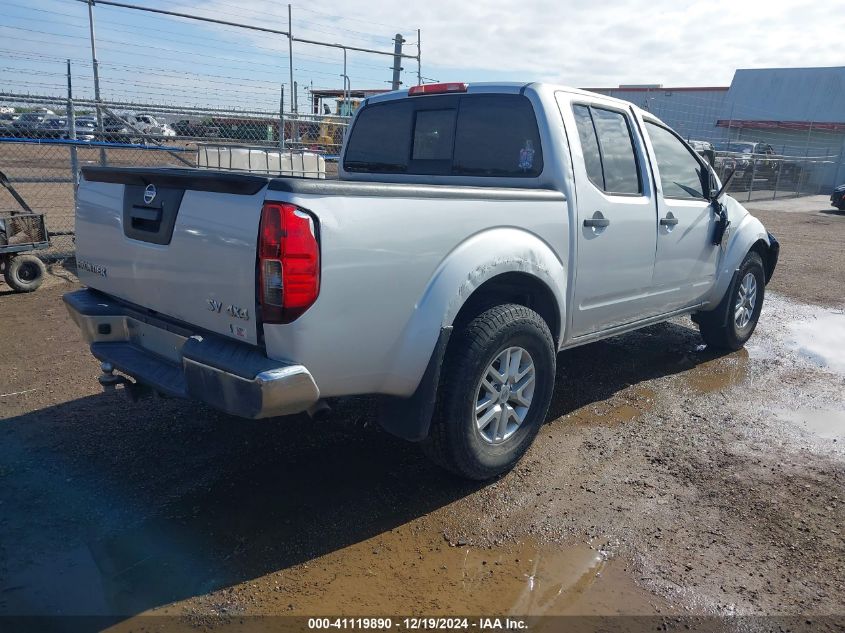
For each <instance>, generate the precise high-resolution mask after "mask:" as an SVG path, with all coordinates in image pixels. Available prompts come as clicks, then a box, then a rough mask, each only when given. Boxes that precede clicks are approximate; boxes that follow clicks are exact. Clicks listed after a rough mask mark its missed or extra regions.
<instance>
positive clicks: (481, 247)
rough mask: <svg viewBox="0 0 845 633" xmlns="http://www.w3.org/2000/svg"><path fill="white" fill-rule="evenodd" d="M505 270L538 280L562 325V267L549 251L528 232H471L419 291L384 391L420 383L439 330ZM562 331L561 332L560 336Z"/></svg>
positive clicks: (509, 229)
mask: <svg viewBox="0 0 845 633" xmlns="http://www.w3.org/2000/svg"><path fill="white" fill-rule="evenodd" d="M507 272H521V273H526V274H529V275H532V276H534V277H536V278H537V279H539V280H540V281H541V282H543V283H544V284H545V285H546V286H547V287H548V288H549V290H551V292H552V295H553V296H554V298H555V301H556V303H557V306H558V310H559V311H560V321H559V322H560V323H566V318H565V297H566V283H567V281H566V280H567V276H566V266H565V265H564V264H563V262H562V261H561V260H560V258H559V257H558V256H557V255H555V252H554V250H553V249H552V247H551V246H550V245H549V244H548V243H547V242H545V241H544V240H542V239H541V238H539V237H538V236H537V235H535V234H533V233H529V232H528V231H525V230H522V229H517V228H513V227H501V228H495V229H488V230H486V231H482V232H480V233H476V234H475V235H473V236H471V237H470V238H468V239H466V240H465V241H463V242H462V243H461V244H459V245H458V246H457V247H456V248H454V249H453V250H452V251H451V252H450V253H449V254H448V255H447V256H446V257H444V259H443V261H442V262H441V263H440V265H439V266H438V267H437V269H436V270H435V272H434V274H433V275H432V276H431V279H430V280H429V283H428V284H427V286H426V287H425V289H424V291H423V292H422V293H421V295H420V298H419V300H418V302H417V304H416V306H415V309H414V311H413V313H412V315H411V317H410V319H409V321H408V323H407V325H406V327H405V328H404V331H403V334H402V336H401V337H400V339H399V342H398V345H397V347H396V349H395V352H394V353H393V354H392V357H393V359H394V360H393V365H392V371H391V372H390V378H389V379H388V381H389V384H386V385H385V386H384V390H383V392H384V393H394V394H408V395H410V394H411V393H412V392H413V391H414V389H416V387H417V385H418V384H419V382H420V378H421V377H422V375H423V372H424V371H425V369H426V366H427V364H428V362H429V359H430V358H431V355H432V352H433V350H434V349H435V345H436V343H437V340H438V336H439V335H440V331H441V330H442V329H444V328H451V326H452V325H453V323H454V321H455V317H456V316H457V315H458V312H460V309H461V307H463V305H464V304H465V303H466V301H467V300H468V299H469V297H470V296H471V295H472V293H473V292H474V291H475V290H476V289H478V288H479V287H480V286H481V285H482V284H484V283H485V282H486V281H489V280H490V279H493V278H494V277H496V276H498V275H501V274H503V273H507ZM562 336H563V333H562V332H561V333H560V337H562Z"/></svg>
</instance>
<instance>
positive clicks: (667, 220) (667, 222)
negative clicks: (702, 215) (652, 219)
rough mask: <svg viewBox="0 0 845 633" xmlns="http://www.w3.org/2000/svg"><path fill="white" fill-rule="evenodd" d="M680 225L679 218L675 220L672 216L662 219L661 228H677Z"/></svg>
mask: <svg viewBox="0 0 845 633" xmlns="http://www.w3.org/2000/svg"><path fill="white" fill-rule="evenodd" d="M677 223H678V218H673V217H672V216H671V215H670V216H667V217H665V218H660V226H675V225H676V224H677Z"/></svg>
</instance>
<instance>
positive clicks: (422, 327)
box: [64, 83, 779, 479]
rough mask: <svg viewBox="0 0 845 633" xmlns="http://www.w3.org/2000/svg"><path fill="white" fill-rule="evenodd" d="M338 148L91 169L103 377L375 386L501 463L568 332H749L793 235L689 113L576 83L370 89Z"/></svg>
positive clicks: (185, 389) (527, 436) (729, 341)
mask: <svg viewBox="0 0 845 633" xmlns="http://www.w3.org/2000/svg"><path fill="white" fill-rule="evenodd" d="M338 171H339V178H338V180H336V181H332V180H310V179H305V178H291V177H278V178H276V177H266V176H260V175H255V174H248V173H232V172H219V171H207V170H202V169H167V168H164V169H147V168H97V167H87V168H85V169H83V175H84V178H83V180H82V182H81V184H80V187H79V195H78V199H79V205H78V209H77V217H76V246H77V264H78V270H79V277H80V280H81V281H82V283H83V284H84V285H85V286H87V288H86V289H84V290H79V291H76V292H71V293H69V294H67V295H65V297H64V300H65V303H66V304H67V307H68V309H69V310H70V314H71V316H72V317H73V319H74V320H75V321H76V323H77V324H78V325H79V327H80V329H81V330H82V333H83V336H84V337H85V340H86V341H88V342H89V343H90V346H91V352H92V353H93V354H94V356H96V357H97V358H98V359H99V360H100V361H102V367H103V375H102V376H101V377H100V382H101V383H102V384H103V385H104V386H107V387H112V386H115V385H123V386H124V387H125V388H126V390H127V391H128V392H129V394H130V395H133V396H138V395H142V394H144V393H145V392H159V393H160V394H164V395H167V396H175V397H182V398H190V399H193V400H197V401H201V402H204V403H207V404H209V405H211V406H212V407H216V408H218V409H222V410H223V411H226V412H229V413H231V414H233V415H237V416H242V417H247V418H270V417H275V416H282V415H287V414H293V413H299V412H303V411H307V412H309V413H310V414H312V415H317V414H319V413H321V412H323V411H324V410H325V409H326V408H327V406H328V405H327V404H326V403H327V401H328V402H331V400H332V399H333V398H338V397H341V396H348V395H354V394H376V395H378V396H380V397H379V401H380V402H381V409H380V419H381V423H382V425H383V426H384V427H385V429H387V430H388V431H389V432H391V433H394V434H396V435H398V436H400V437H403V438H405V439H407V440H411V441H416V442H420V444H421V445H422V447H423V449H424V450H425V452H426V453H427V454H428V455H429V456H431V457H432V458H433V459H434V460H435V461H436V462H438V463H439V464H441V465H443V466H444V467H446V468H448V469H450V470H452V471H454V472H456V473H459V474H460V475H463V476H465V477H469V478H474V479H486V478H490V477H493V476H496V475H498V474H500V473H502V472H504V471H506V470H507V469H509V468H511V467H512V466H513V465H514V463H515V462H516V461H517V460H518V459H519V458H520V456H521V455H522V454H523V453H524V452H525V450H526V449H527V448H528V446H529V445H530V444H531V442H532V440H533V439H534V437H535V435H536V434H537V431H538V429H539V428H540V426H541V424H542V423H543V421H544V418H545V416H546V413H547V409H548V406H549V401H550V399H551V396H552V389H553V386H554V382H555V359H556V356H557V353H558V352H560V351H561V350H565V349H568V348H571V347H575V346H578V345H583V344H585V343H590V342H592V341H596V340H598V339H602V338H606V337H609V336H613V335H615V334H620V333H622V332H626V331H629V330H633V329H636V328H640V327H643V326H646V325H649V324H652V323H656V322H658V321H663V320H666V319H669V318H671V317H676V316H678V315H683V314H690V315H692V319H693V321H695V322H696V323H697V324H698V326H699V328H700V330H701V334H702V336H703V338H704V340H705V341H706V342H707V344H708V345H712V346H717V347H722V348H727V349H737V348H739V347H741V346H742V345H743V344H744V343H745V341H746V340H748V338H749V337H750V336H751V333H752V332H753V331H754V327H755V325H756V323H757V319H758V317H759V315H760V309H761V307H762V304H763V294H764V289H765V284H766V283H767V282H768V281H769V279H770V278H771V276H772V273H773V271H774V268H775V264H776V262H777V258H778V248H779V247H778V242H777V241H776V240H775V239H774V237H773V236H772V235H771V234H768V233H767V232H766V230H765V229H764V228H763V226H762V224H761V223H760V222H759V221H758V220H757V219H755V218H754V217H752V216H751V215H749V213H748V212H747V211H746V210H745V209H744V208H743V207H742V206H741V205H740V204H739V203H737V202H736V201H735V200H734V199H732V198H731V197H730V196H727V195H725V193H724V187H723V186H722V184H721V183H720V182H719V181H718V179H717V177H716V175H715V174H714V173H713V171H712V170H711V169H710V168H709V166H708V165H707V164H706V162H704V161H703V160H702V159H701V157H699V156H698V155H697V154H696V153H695V152H694V151H692V150H691V149H690V147H689V146H688V145H687V144H686V143H684V141H683V140H682V139H681V138H680V137H679V136H678V135H677V134H676V133H675V132H673V131H672V130H671V129H669V128H668V127H666V126H665V125H664V124H663V123H661V122H660V121H659V120H658V119H657V118H655V117H654V116H652V115H651V114H650V113H648V112H645V111H642V110H640V109H638V108H637V107H635V106H633V105H631V104H630V103H627V102H624V101H619V100H616V99H612V98H608V97H604V96H601V95H598V94H593V93H590V92H584V91H580V90H574V89H570V88H565V87H561V86H554V85H547V84H539V83H529V84H471V85H467V84H462V83H450V84H431V85H425V86H417V87H414V88H411V89H410V90H405V91H400V92H392V93H389V94H385V95H380V96H376V97H371V98H368V99H367V100H366V101H365V102H364V103H363V105H362V107H361V108H360V109H359V110H358V112H357V114H356V116H355V118H354V120H353V122H352V125H351V128H350V130H349V133H348V134H347V138H346V140H345V144H344V147H343V151H342V153H341V156H340V159H339V168H338ZM115 371H117V372H118V373H115ZM268 423H270V422H268ZM272 423H273V424H279V425H284V424H285V422H284V420H275V421H273V422H272Z"/></svg>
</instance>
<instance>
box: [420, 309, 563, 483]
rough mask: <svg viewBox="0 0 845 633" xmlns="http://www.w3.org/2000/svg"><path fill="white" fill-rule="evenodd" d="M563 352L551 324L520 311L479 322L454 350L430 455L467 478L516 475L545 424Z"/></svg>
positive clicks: (493, 312) (490, 313)
mask: <svg viewBox="0 0 845 633" xmlns="http://www.w3.org/2000/svg"><path fill="white" fill-rule="evenodd" d="M554 380H555V348H554V341H553V339H552V335H551V332H550V331H549V327H548V325H547V324H546V322H545V321H544V320H543V318H542V317H541V316H540V315H539V314H537V313H536V312H534V311H533V310H530V309H529V308H526V307H525V306H521V305H516V304H507V305H500V306H496V307H493V308H490V309H489V310H487V311H485V312H484V313H482V314H480V315H479V316H477V317H475V318H474V319H473V320H472V321H470V323H469V324H468V325H466V327H464V328H463V330H462V331H460V332H456V333H455V337H454V338H453V340H452V341H451V342H450V345H449V351H448V353H447V356H446V359H445V365H444V371H443V374H442V376H441V381H440V391H439V393H438V406H437V411H436V413H435V417H434V419H433V420H432V426H431V430H430V432H429V436H428V437H427V438H426V440H425V441H424V442H423V444H422V446H423V450H424V451H425V453H426V455H428V457H430V458H431V459H432V460H433V461H434V462H436V463H437V464H439V465H440V466H442V467H444V468H446V469H447V470H450V471H452V472H454V473H456V474H458V475H460V476H462V477H466V478H468V479H474V480H479V481H481V480H485V479H490V478H492V477H495V476H497V475H500V474H501V473H504V472H506V471H508V470H510V469H511V468H512V467H513V466H514V464H516V462H517V461H519V458H520V457H522V455H523V454H524V453H525V451H526V450H528V447H529V446H530V445H531V442H532V441H533V440H534V437H535V436H536V435H537V432H538V431H539V430H540V426H541V425H542V424H543V421H544V420H545V417H546V413H547V411H548V408H549V403H550V401H551V397H552V391H553V389H554Z"/></svg>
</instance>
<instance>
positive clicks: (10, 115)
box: [0, 112, 18, 136]
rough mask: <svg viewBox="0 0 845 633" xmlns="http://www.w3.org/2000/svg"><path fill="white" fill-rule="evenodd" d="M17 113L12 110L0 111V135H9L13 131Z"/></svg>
mask: <svg viewBox="0 0 845 633" xmlns="http://www.w3.org/2000/svg"><path fill="white" fill-rule="evenodd" d="M17 118H18V115H17V114H15V113H14V112H2V113H0V136H10V135H13V133H14V127H13V125H14V122H15V121H16V120H17Z"/></svg>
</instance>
